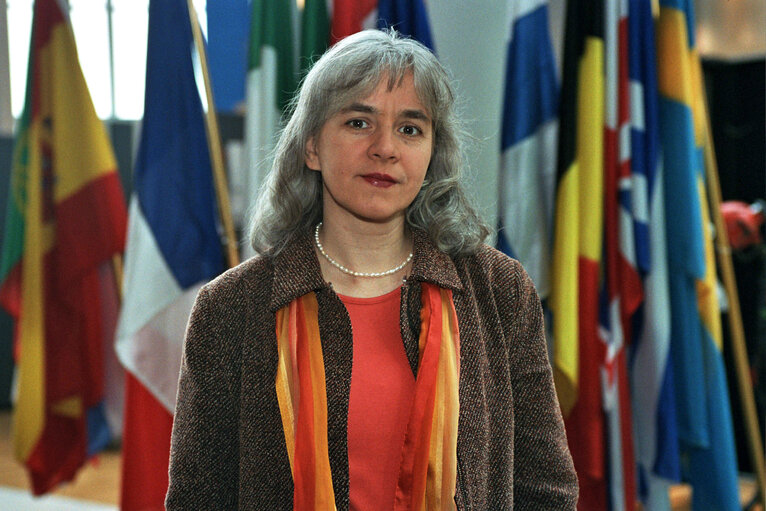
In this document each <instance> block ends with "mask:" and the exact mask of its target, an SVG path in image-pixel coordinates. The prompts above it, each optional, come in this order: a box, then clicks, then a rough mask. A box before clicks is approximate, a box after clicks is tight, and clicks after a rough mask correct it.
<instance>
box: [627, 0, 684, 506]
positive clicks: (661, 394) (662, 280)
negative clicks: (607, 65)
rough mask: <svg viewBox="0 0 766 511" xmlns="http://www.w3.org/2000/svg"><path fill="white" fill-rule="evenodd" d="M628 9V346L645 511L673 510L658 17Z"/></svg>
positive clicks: (633, 1) (640, 8) (639, 1)
mask: <svg viewBox="0 0 766 511" xmlns="http://www.w3.org/2000/svg"><path fill="white" fill-rule="evenodd" d="M629 8H630V14H629V30H628V32H629V38H630V43H629V48H630V59H629V67H630V81H631V137H630V139H631V156H632V170H633V176H634V182H635V183H636V186H635V188H634V193H633V198H634V201H633V206H634V209H633V210H634V218H635V223H634V233H635V239H636V254H637V263H638V267H639V269H640V271H641V275H642V282H643V287H644V291H645V299H644V304H643V309H642V311H640V313H639V316H640V319H639V321H637V322H636V324H637V327H636V331H634V334H633V340H634V344H633V346H631V348H630V382H631V391H632V405H633V419H634V422H633V426H634V432H635V446H636V466H637V471H638V481H639V491H638V496H639V499H640V500H641V501H642V502H643V504H644V508H645V509H652V510H656V511H669V510H670V500H669V494H668V492H669V488H670V484H671V483H672V482H678V481H680V477H681V476H680V459H679V447H678V431H677V427H676V414H675V407H676V404H675V395H674V392H675V391H674V387H673V372H672V365H671V364H669V351H670V296H669V290H668V268H667V266H668V265H667V256H666V253H667V249H666V241H665V222H666V219H665V205H664V202H663V193H664V176H663V174H664V171H663V168H662V159H661V155H660V140H659V139H660V125H659V104H658V101H659V99H658V90H657V57H656V51H655V34H654V18H653V15H652V8H651V5H650V3H649V2H645V1H644V0H630V5H629Z"/></svg>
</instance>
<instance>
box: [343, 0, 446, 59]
mask: <svg viewBox="0 0 766 511" xmlns="http://www.w3.org/2000/svg"><path fill="white" fill-rule="evenodd" d="M388 27H391V28H394V29H396V31H397V32H399V33H400V34H403V35H406V36H409V37H411V38H413V39H415V40H416V41H419V42H421V43H422V44H424V45H425V46H427V47H428V48H430V49H431V50H432V51H434V49H435V47H434V43H433V39H432V38H431V27H430V23H429V22H428V12H427V11H426V8H425V4H424V3H423V1H422V0H334V2H333V14H332V27H331V30H330V32H331V34H330V39H331V42H332V43H333V44H335V43H336V42H337V41H340V40H341V39H343V38H344V37H346V36H349V35H351V34H354V33H356V32H359V31H360V30H364V29H366V28H388Z"/></svg>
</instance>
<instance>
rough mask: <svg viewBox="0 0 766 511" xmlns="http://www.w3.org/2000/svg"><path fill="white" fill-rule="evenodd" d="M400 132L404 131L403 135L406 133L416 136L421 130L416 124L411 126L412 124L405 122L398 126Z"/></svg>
mask: <svg viewBox="0 0 766 511" xmlns="http://www.w3.org/2000/svg"><path fill="white" fill-rule="evenodd" d="M399 132H400V133H404V134H405V135H408V136H410V137H416V136H418V135H421V134H422V133H423V132H422V131H421V129H420V128H418V127H417V126H413V125H412V124H406V125H404V126H402V127H401V128H399Z"/></svg>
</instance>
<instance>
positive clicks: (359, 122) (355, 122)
mask: <svg viewBox="0 0 766 511" xmlns="http://www.w3.org/2000/svg"><path fill="white" fill-rule="evenodd" d="M346 125H347V126H350V127H352V128H354V129H358V130H361V129H364V128H367V127H368V126H369V124H368V123H367V121H365V120H364V119H351V120H350V121H346Z"/></svg>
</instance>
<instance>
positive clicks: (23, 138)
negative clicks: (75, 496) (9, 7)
mask: <svg viewBox="0 0 766 511" xmlns="http://www.w3.org/2000/svg"><path fill="white" fill-rule="evenodd" d="M26 94H27V95H26V103H25V107H24V113H23V116H22V118H21V120H20V123H19V128H18V132H17V136H16V142H15V148H14V155H13V170H12V173H11V184H10V187H9V189H10V192H9V197H8V213H7V216H6V225H5V239H4V241H3V249H2V258H1V259H0V282H2V287H1V288H0V303H2V305H3V306H4V307H5V308H6V309H7V310H8V311H9V313H10V314H11V315H12V316H13V317H14V319H15V325H16V354H17V369H18V395H17V401H16V407H15V413H14V419H13V432H12V436H13V446H14V452H15V456H16V458H17V459H18V460H19V461H21V462H22V463H24V464H25V465H26V467H27V469H28V471H29V474H30V477H31V482H32V489H33V491H34V493H35V494H42V493H45V492H47V491H49V490H51V489H52V488H54V487H55V486H56V485H57V484H59V483H61V482H63V481H68V480H71V479H72V478H73V477H74V475H75V473H76V472H77V470H78V468H79V467H80V466H81V465H82V464H83V463H84V462H85V461H86V460H87V459H88V458H89V457H91V456H92V455H93V454H95V453H96V452H98V451H99V450H100V449H102V448H103V447H104V446H105V445H106V444H107V443H108V441H109V430H108V427H107V423H106V417H105V412H104V407H103V397H104V349H105V347H106V346H108V345H109V344H107V343H108V341H110V340H111V338H112V336H113V330H114V324H115V321H116V307H117V299H116V298H117V288H116V281H115V279H114V274H113V266H112V258H113V256H114V255H115V254H119V253H120V252H122V250H123V246H124V242H125V239H124V238H125V227H126V211H125V199H124V197H123V193H122V188H121V185H120V181H119V177H118V175H117V173H116V162H115V159H114V155H113V153H112V149H111V146H110V144H109V139H108V138H107V135H106V131H105V130H104V126H103V124H102V123H101V121H100V120H99V119H98V117H97V116H96V112H95V110H94V108H93V104H92V102H91V99H90V95H89V93H88V89H87V86H86V84H85V80H84V79H83V75H82V71H81V70H80V65H79V62H78V58H77V50H76V48H75V42H74V36H73V33H72V29H71V25H70V23H69V19H68V18H67V15H66V14H65V12H64V11H63V10H62V8H61V5H60V4H59V2H58V1H57V0H37V1H36V2H35V6H34V21H33V26H32V38H31V50H30V59H29V72H28V78H27V93H26Z"/></svg>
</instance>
